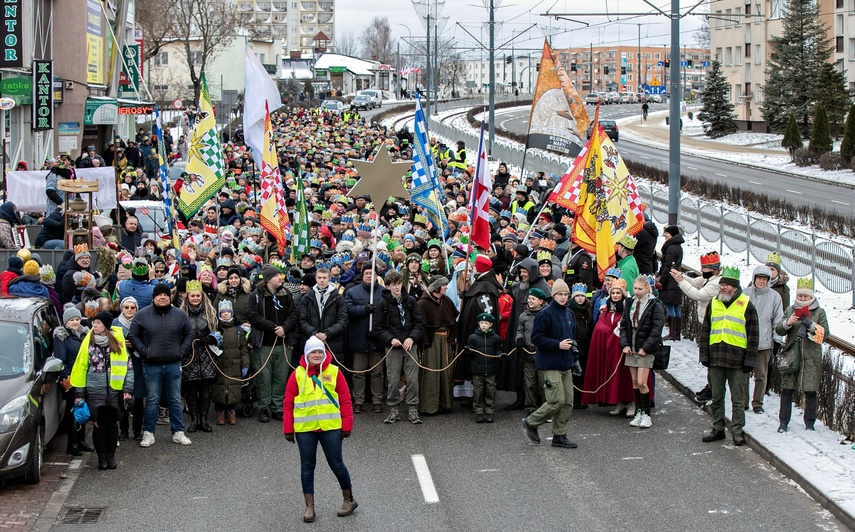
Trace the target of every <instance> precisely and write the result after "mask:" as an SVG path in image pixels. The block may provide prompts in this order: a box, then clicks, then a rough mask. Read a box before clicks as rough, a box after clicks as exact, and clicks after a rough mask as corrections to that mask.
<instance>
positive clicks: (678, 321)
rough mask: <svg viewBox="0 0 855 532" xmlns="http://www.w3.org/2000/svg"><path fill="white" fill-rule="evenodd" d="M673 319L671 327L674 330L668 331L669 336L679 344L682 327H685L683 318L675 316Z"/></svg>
mask: <svg viewBox="0 0 855 532" xmlns="http://www.w3.org/2000/svg"><path fill="white" fill-rule="evenodd" d="M671 319H672V320H673V321H672V325H671V328H672V330H670V331H668V333H669V336H671V339H672V340H674V341H677V342H679V341H680V327H682V325H683V318H681V317H680V316H675V317H673V318H671Z"/></svg>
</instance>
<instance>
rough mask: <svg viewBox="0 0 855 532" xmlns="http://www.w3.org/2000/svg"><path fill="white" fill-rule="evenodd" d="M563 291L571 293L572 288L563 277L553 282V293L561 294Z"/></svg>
mask: <svg viewBox="0 0 855 532" xmlns="http://www.w3.org/2000/svg"><path fill="white" fill-rule="evenodd" d="M561 292H567V293H568V294H569V293H570V288H568V287H567V283H565V282H564V280H563V279H556V280H555V282H554V283H552V295H553V296H554V295H555V294H559V293H561Z"/></svg>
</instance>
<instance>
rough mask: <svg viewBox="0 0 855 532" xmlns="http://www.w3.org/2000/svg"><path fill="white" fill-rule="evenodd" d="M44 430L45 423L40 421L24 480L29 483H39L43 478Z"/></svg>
mask: <svg viewBox="0 0 855 532" xmlns="http://www.w3.org/2000/svg"><path fill="white" fill-rule="evenodd" d="M42 431H44V424H41V423H40V424H39V428H38V430H36V434H35V436H33V443H32V445H31V446H30V447H31V449H30V456H31V457H32V458H31V459H30V467H29V468H28V469H27V472H26V473H24V482H25V483H27V484H38V483H39V482H40V481H41V480H42V453H43V452H44V449H42Z"/></svg>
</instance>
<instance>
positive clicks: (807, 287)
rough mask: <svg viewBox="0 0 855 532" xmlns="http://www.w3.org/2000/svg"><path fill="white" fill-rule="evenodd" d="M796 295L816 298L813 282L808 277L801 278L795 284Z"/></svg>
mask: <svg viewBox="0 0 855 532" xmlns="http://www.w3.org/2000/svg"><path fill="white" fill-rule="evenodd" d="M796 295H797V296H810V297H814V298H815V297H816V292H814V291H813V281H812V280H811V279H810V277H802V278H801V279H799V280H798V281H797V282H796Z"/></svg>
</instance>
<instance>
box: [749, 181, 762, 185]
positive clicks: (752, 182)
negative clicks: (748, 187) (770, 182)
mask: <svg viewBox="0 0 855 532" xmlns="http://www.w3.org/2000/svg"><path fill="white" fill-rule="evenodd" d="M749 183H751V184H752V185H762V184H763V183H761V182H759V181H749Z"/></svg>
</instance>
